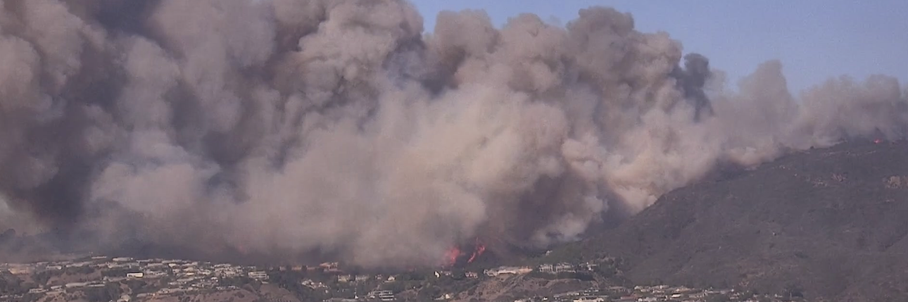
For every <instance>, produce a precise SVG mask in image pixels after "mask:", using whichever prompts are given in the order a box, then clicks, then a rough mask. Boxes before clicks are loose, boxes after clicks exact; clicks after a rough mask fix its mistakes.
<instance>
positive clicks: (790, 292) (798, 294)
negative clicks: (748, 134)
mask: <svg viewBox="0 0 908 302" xmlns="http://www.w3.org/2000/svg"><path fill="white" fill-rule="evenodd" d="M803 291H804V289H803V288H801V286H800V285H799V284H795V283H789V284H788V285H786V286H785V295H786V296H788V298H789V299H792V298H804V294H803V293H802V292H803Z"/></svg>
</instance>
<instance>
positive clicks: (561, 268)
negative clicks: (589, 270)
mask: <svg viewBox="0 0 908 302" xmlns="http://www.w3.org/2000/svg"><path fill="white" fill-rule="evenodd" d="M554 269H555V273H573V272H575V270H574V265H573V264H570V263H567V262H562V263H558V264H555V267H554Z"/></svg>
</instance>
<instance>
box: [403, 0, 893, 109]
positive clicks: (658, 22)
mask: <svg viewBox="0 0 908 302" xmlns="http://www.w3.org/2000/svg"><path fill="white" fill-rule="evenodd" d="M413 2H414V3H415V4H416V6H417V7H418V8H419V10H420V12H422V15H423V17H424V18H425V28H426V31H432V29H433V28H434V26H435V16H436V15H437V14H438V12H439V11H442V10H462V9H483V10H485V11H486V12H488V14H489V15H490V16H491V17H492V19H493V21H494V22H495V23H496V24H498V25H499V26H500V25H502V24H504V23H505V22H507V20H508V18H509V17H513V16H516V15H517V14H519V13H524V12H529V13H534V14H537V15H539V16H540V17H542V18H543V19H545V20H557V22H559V23H560V24H564V23H566V22H568V21H570V20H573V19H575V18H576V16H577V11H578V10H579V9H581V8H585V7H589V6H595V5H601V6H610V7H614V8H616V9H617V10H619V11H622V12H630V13H631V14H632V15H633V16H634V20H635V22H636V26H637V29H638V30H640V31H643V32H655V31H666V32H668V33H669V34H670V35H671V36H672V37H673V38H675V39H676V40H680V41H681V42H682V44H683V45H684V51H685V52H699V53H702V54H704V55H706V56H707V57H709V58H710V64H711V65H712V66H713V67H714V68H718V69H722V70H725V71H726V72H727V73H728V78H729V81H730V82H731V84H734V83H736V82H737V81H736V80H737V79H738V78H740V77H741V76H744V75H746V74H749V73H750V72H752V71H753V70H754V69H755V68H756V66H757V65H758V64H760V63H762V62H764V61H767V60H771V59H779V60H781V61H782V63H783V65H784V69H785V74H786V76H787V77H788V84H789V88H791V90H792V92H793V93H797V91H800V90H801V89H803V88H806V87H809V86H812V85H816V84H819V83H821V82H822V81H824V80H825V79H827V78H829V77H833V76H839V75H850V76H853V77H855V78H858V79H863V78H865V77H866V76H868V75H871V74H886V75H891V76H896V77H898V78H899V79H900V81H901V82H902V84H905V83H906V81H908V17H906V16H908V1H905V0H873V1H855V0H798V1H782V0H767V1H633V0H624V1H612V0H600V1H592V0H582V1H581V0H571V1H552V0H458V1H440V0H413Z"/></svg>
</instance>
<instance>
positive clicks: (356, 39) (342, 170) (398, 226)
mask: <svg viewBox="0 0 908 302" xmlns="http://www.w3.org/2000/svg"><path fill="white" fill-rule="evenodd" d="M0 3H2V7H0V66H2V67H0V192H2V194H0V195H2V197H0V199H2V200H3V202H0V218H3V219H4V220H3V221H0V227H10V228H17V229H19V228H42V229H44V230H51V231H54V232H57V233H61V234H68V236H77V234H79V235H78V236H82V237H80V238H81V239H80V240H79V242H89V243H90V244H91V245H92V246H94V248H95V249H99V250H106V249H115V248H117V247H118V246H121V245H123V244H125V243H127V242H139V243H142V244H149V245H158V246H170V247H178V248H179V249H180V250H182V251H186V252H187V253H190V252H191V253H194V254H196V255H219V254H223V253H228V252H238V253H241V254H250V255H251V254H255V255H264V256H266V257H272V258H273V259H295V258H296V257H303V256H304V255H321V256H329V257H333V258H337V259H340V260H344V261H349V262H351V263H354V264H358V265H362V266H366V267H377V266H390V267H395V266H404V265H407V266H413V265H438V264H441V262H442V261H443V260H444V253H445V250H446V249H448V248H449V247H451V246H452V245H455V244H457V243H460V242H469V241H472V240H473V238H476V237H477V236H481V237H490V238H495V239H496V240H499V241H504V242H509V243H510V244H515V245H519V246H525V247H544V246H546V245H549V244H552V243H555V242H562V241H569V240H574V239H576V238H578V236H581V235H582V234H583V233H584V232H585V231H586V230H587V229H588V227H589V226H591V225H595V224H597V223H600V222H602V219H603V217H607V215H605V214H607V213H615V211H623V212H626V213H629V214H633V213H635V212H638V211H640V210H642V209H644V208H646V207H647V206H649V205H651V204H652V203H653V202H655V200H656V199H657V198H658V197H659V196H660V195H661V194H664V193H666V192H668V191H670V190H672V189H676V188H678V187H681V186H684V185H686V184H689V183H691V182H693V181H696V180H698V179H699V178H701V177H703V176H704V175H706V174H707V173H709V172H710V170H711V169H713V168H714V167H715V165H716V164H717V163H719V162H735V163H739V164H742V165H755V164H758V163H761V162H765V161H768V160H772V159H774V158H775V157H777V156H779V155H780V154H782V152H784V151H785V150H789V149H803V148H809V147H814V146H817V147H822V146H829V145H832V144H835V143H836V142H839V141H841V140H843V139H847V138H852V137H863V136H880V137H883V138H887V139H899V138H903V137H904V135H905V131H906V127H908V101H906V96H905V94H904V92H903V91H902V90H901V88H900V86H899V83H898V81H897V80H896V79H894V78H890V77H885V76H875V77H871V78H868V79H867V80H865V81H863V82H861V81H854V80H851V79H848V78H838V79H833V80H830V81H828V82H826V83H824V84H822V85H820V86H817V87H815V88H813V89H811V90H809V91H808V92H806V93H805V94H804V95H802V96H800V97H797V98H796V97H794V96H792V95H791V94H790V93H789V92H788V89H787V87H786V84H785V79H784V77H783V75H782V66H781V64H780V63H779V62H767V63H765V64H763V65H761V66H760V67H759V68H758V69H757V70H756V72H754V73H753V75H751V76H749V77H748V78H747V79H745V80H743V81H742V82H741V83H740V88H739V89H737V90H735V91H731V90H726V89H725V88H724V87H725V83H723V79H722V73H721V72H719V71H715V70H711V69H710V66H709V64H708V60H707V59H706V57H704V56H702V55H699V54H688V55H684V54H683V51H682V47H681V44H680V43H679V42H678V41H675V40H672V39H671V38H670V37H669V35H668V34H666V33H662V32H659V33H641V32H638V31H636V30H635V29H634V20H633V18H632V17H631V16H630V15H629V14H624V13H619V12H617V11H615V10H613V9H608V8H590V9H584V10H581V11H580V12H579V16H578V17H577V19H575V20H573V21H570V22H569V23H567V25H565V26H557V25H552V24H549V23H546V22H544V21H543V20H542V19H540V18H539V17H538V16H535V15H529V14H525V15H520V16H517V17H514V18H512V19H510V20H509V21H508V22H507V24H506V25H504V26H503V27H502V28H500V29H499V28H496V27H494V26H493V24H492V22H491V20H490V18H489V16H488V15H486V14H485V13H484V12H481V11H462V12H443V13H441V14H439V15H438V16H437V25H436V26H435V28H434V29H430V30H427V31H426V32H428V33H425V34H424V33H423V32H424V31H423V24H422V17H421V16H419V15H418V13H417V11H416V10H415V9H414V7H413V6H412V5H411V4H409V3H407V2H404V1H393V0H375V1H355V0H345V1H338V0H331V1H328V0H256V1H254V0H193V1H185V0H154V1H117V0H76V1H60V0H6V1H2V2H0ZM682 58H683V63H682ZM618 216H620V215H618ZM7 217H16V218H15V219H12V218H11V219H7ZM0 231H2V230H0ZM490 248H494V247H490Z"/></svg>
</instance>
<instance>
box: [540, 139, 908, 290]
mask: <svg viewBox="0 0 908 302" xmlns="http://www.w3.org/2000/svg"><path fill="white" fill-rule="evenodd" d="M906 215H908V143H906V142H904V141H903V142H896V143H885V142H884V143H880V144H874V143H872V142H852V143H846V144H842V145H838V146H835V147H832V148H828V149H816V150H809V151H804V152H799V153H795V154H791V155H788V156H785V157H783V158H780V159H779V160H776V161H774V162H771V163H767V164H764V165H762V166H759V167H757V168H755V169H752V170H750V171H746V172H744V173H738V174H735V175H733V176H729V177H726V178H724V179H720V180H715V181H707V182H703V183H699V184H696V185H692V186H689V187H685V188H682V189H678V190H675V191H673V192H670V193H669V194H666V195H664V196H663V197H662V198H660V199H659V200H658V201H657V202H656V204H655V205H653V206H652V207H650V208H648V209H647V210H645V211H643V212H641V213H640V214H638V215H636V216H634V217H633V218H631V219H629V220H628V221H626V222H625V223H623V224H622V225H621V226H619V227H617V228H615V229H612V230H609V231H606V232H604V233H602V234H599V235H597V236H594V237H592V238H589V239H587V240H584V241H583V242H580V243H577V244H575V245H572V246H568V247H565V248H564V249H562V250H560V251H557V252H556V253H555V254H556V255H557V254H565V253H579V254H580V256H582V257H584V258H596V257H603V256H606V255H608V256H618V257H622V258H625V259H626V260H627V263H628V266H627V270H626V272H625V273H626V276H627V277H628V278H630V279H631V280H632V281H634V282H635V283H654V282H666V283H676V284H685V285H691V286H715V287H739V288H746V289H755V290H758V291H769V292H791V291H795V292H802V293H803V294H804V295H805V296H806V297H807V298H813V299H819V298H827V299H835V300H849V301H868V300H875V301H884V300H892V299H893V298H894V297H904V296H906V295H908V278H906V277H908V261H905V259H908V258H906V256H908V239H906V234H908V219H906V218H905V217H906Z"/></svg>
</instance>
